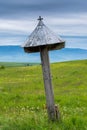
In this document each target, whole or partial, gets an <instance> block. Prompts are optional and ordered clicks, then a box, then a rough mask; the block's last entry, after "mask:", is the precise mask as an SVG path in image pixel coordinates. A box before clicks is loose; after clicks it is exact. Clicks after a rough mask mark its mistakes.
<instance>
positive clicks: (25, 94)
mask: <svg viewBox="0 0 87 130" xmlns="http://www.w3.org/2000/svg"><path fill="white" fill-rule="evenodd" d="M51 71H52V79H53V88H54V96H55V104H58V106H59V110H60V112H61V120H60V122H50V121H49V120H48V117H47V110H46V107H45V106H46V101H45V93H44V85H43V77H42V70H41V66H40V65H39V66H24V67H11V68H10V67H9V68H7V67H5V69H0V130H87V74H86V72H87V60H84V61H73V62H64V63H55V64H51Z"/></svg>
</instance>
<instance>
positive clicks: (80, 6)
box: [0, 0, 87, 17]
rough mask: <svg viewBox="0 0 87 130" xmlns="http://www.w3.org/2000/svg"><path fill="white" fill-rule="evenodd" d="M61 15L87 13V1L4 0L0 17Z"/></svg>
mask: <svg viewBox="0 0 87 130" xmlns="http://www.w3.org/2000/svg"><path fill="white" fill-rule="evenodd" d="M38 12H39V13H43V14H45V13H46V14H51V13H52V14H55V13H56V14H60V13H63V14H65V13H79V12H82V13H84V12H87V1H86V0H85V1H84V2H83V1H82V0H72V1H71V0H61V1H58V0H53V1H50V0H48V1H47V0H44V1H42V0H32V1H29V0H15V1H12V0H2V1H0V17H24V16H25V15H28V14H30V15H31V16H32V15H35V14H38Z"/></svg>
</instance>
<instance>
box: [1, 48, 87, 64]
mask: <svg viewBox="0 0 87 130" xmlns="http://www.w3.org/2000/svg"><path fill="white" fill-rule="evenodd" d="M76 59H87V50H85V49H79V48H64V49H61V50H55V51H50V60H51V62H58V61H68V60H76ZM0 61H8V62H40V56H39V53H29V54H28V53H25V52H24V50H23V48H21V47H20V46H0Z"/></svg>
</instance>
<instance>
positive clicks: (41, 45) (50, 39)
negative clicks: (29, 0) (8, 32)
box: [22, 16, 65, 120]
mask: <svg viewBox="0 0 87 130" xmlns="http://www.w3.org/2000/svg"><path fill="white" fill-rule="evenodd" d="M38 20H39V23H38V25H37V27H36V28H35V30H34V31H33V32H32V33H31V35H30V36H29V38H28V40H27V41H26V42H25V43H24V45H22V47H23V48H24V50H25V52H27V53H33V52H40V56H41V63H42V70H43V79H44V87H45V94H46V102H47V111H48V117H49V119H50V120H56V119H58V118H59V117H57V116H56V112H55V103H54V94H53V89H52V81H51V73H50V63H49V55H48V51H49V50H56V49H61V48H64V46H65V42H64V41H63V40H62V39H61V38H60V37H57V36H56V35H55V34H54V33H53V32H52V31H51V30H49V29H48V28H47V27H46V26H45V24H44V23H43V21H42V20H43V18H41V16H39V19H38ZM57 114H59V113H57Z"/></svg>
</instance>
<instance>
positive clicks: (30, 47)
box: [22, 16, 65, 52]
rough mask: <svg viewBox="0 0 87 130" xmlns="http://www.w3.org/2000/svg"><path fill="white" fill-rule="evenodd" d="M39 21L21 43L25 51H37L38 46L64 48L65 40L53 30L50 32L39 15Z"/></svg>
mask: <svg viewBox="0 0 87 130" xmlns="http://www.w3.org/2000/svg"><path fill="white" fill-rule="evenodd" d="M38 20H39V23H38V25H37V26H36V28H35V29H34V31H33V32H32V33H31V35H30V36H29V37H28V39H27V40H26V41H25V43H24V44H23V45H22V47H24V50H25V51H26V52H39V51H40V47H43V46H47V48H48V50H54V49H61V48H64V46H65V42H64V40H62V39H61V38H60V37H59V36H57V35H56V34H55V33H54V32H52V31H51V30H50V29H49V28H48V27H47V26H46V25H45V24H44V23H43V21H42V20H43V18H41V16H39V19H38Z"/></svg>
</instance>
